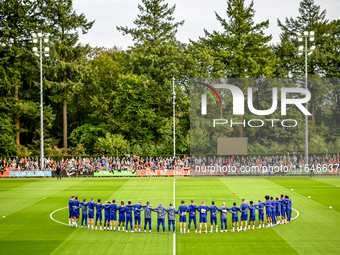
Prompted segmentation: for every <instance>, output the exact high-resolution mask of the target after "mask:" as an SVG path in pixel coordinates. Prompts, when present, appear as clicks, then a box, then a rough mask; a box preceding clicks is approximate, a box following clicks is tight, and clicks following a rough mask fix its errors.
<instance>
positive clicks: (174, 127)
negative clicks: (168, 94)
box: [172, 77, 176, 160]
mask: <svg viewBox="0 0 340 255" xmlns="http://www.w3.org/2000/svg"><path fill="white" fill-rule="evenodd" d="M175 104H176V93H175V77H173V78H172V112H173V142H174V160H175V156H176V122H175V121H176V119H175Z"/></svg>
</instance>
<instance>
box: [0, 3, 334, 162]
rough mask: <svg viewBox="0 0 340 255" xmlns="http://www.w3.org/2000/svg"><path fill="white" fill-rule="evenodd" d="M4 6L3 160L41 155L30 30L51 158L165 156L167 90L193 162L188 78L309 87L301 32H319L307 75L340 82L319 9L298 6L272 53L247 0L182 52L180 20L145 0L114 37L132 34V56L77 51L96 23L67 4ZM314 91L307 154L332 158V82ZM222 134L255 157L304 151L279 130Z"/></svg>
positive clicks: (181, 148)
mask: <svg viewBox="0 0 340 255" xmlns="http://www.w3.org/2000/svg"><path fill="white" fill-rule="evenodd" d="M0 3H1V4H0V97H1V100H0V155H1V156H11V155H18V156H35V155H39V146H40V129H39V126H40V118H39V116H40V110H39V105H40V103H39V99H40V94H39V84H40V83H39V77H40V76H39V75H40V73H39V59H38V58H37V57H36V56H35V55H34V52H33V51H32V48H33V47H34V44H33V42H32V34H33V33H37V32H46V33H50V42H49V45H48V46H49V47H50V49H51V50H50V57H48V58H47V57H46V58H43V77H44V79H43V83H44V93H43V99H44V106H43V107H44V136H45V154H46V155H67V154H68V155H85V154H87V155H99V154H110V155H121V154H125V153H133V154H139V155H171V153H172V83H173V81H174V82H175V90H176V140H177V145H176V152H177V153H178V154H189V153H190V111H189V108H190V80H191V79H193V78H197V77H201V78H224V77H228V78H288V77H290V78H299V77H304V58H299V57H298V55H297V52H298V47H299V42H298V40H297V35H298V33H301V32H303V31H305V30H308V31H315V42H314V45H315V46H316V49H315V50H314V51H313V53H312V54H311V55H310V56H309V57H308V69H307V70H308V76H309V77H310V78H339V73H340V72H339V69H340V57H339V39H340V38H339V36H340V20H328V19H326V10H322V9H321V6H319V5H317V4H315V3H314V0H302V1H301V2H300V6H299V16H298V17H297V18H296V19H293V18H288V17H287V18H286V19H285V20H284V21H281V20H278V21H277V25H278V26H279V27H280V29H281V33H280V42H279V43H277V44H271V39H272V36H271V35H266V34H265V30H266V29H267V28H268V26H269V20H264V21H262V22H260V23H255V22H254V15H255V9H254V6H253V5H254V4H253V2H251V3H250V5H246V4H245V1H244V0H228V1H227V9H226V14H227V18H226V19H224V18H222V16H224V15H222V14H223V12H222V11H221V12H220V11H218V12H215V16H216V19H217V20H218V21H219V23H220V27H216V29H215V30H213V31H207V30H205V29H204V28H202V29H204V36H202V37H200V38H199V39H198V40H197V41H193V40H191V41H190V43H188V44H185V43H183V42H180V41H178V40H177V38H176V34H177V31H178V29H180V27H181V26H183V25H184V22H185V21H184V20H183V21H177V20H175V18H174V13H175V11H176V6H175V5H174V6H169V4H168V3H166V0H141V3H140V4H139V5H138V9H139V14H138V16H137V18H136V19H135V20H134V26H133V27H125V26H124V24H117V27H116V29H118V31H120V32H121V33H122V34H123V35H126V36H132V39H133V45H132V46H131V47H129V49H128V50H122V49H121V48H120V47H119V46H115V47H112V48H104V47H100V45H99V46H98V47H90V46H89V45H83V44H81V43H80V42H79V34H80V33H82V34H86V33H87V32H88V31H89V30H90V29H91V28H92V26H93V24H94V21H90V20H88V19H87V18H86V16H85V14H83V13H81V14H79V13H77V12H76V10H75V9H74V8H73V1H72V0H44V1H43V0H36V1H31V0H1V1H0ZM112 44H113V45H114V44H115V42H114V41H113V42H112ZM309 46H310V45H309ZM309 90H310V91H311V94H312V98H311V101H310V104H309V106H308V108H309V111H310V112H311V113H312V116H311V118H310V119H309V123H310V131H309V137H310V147H311V149H312V150H314V152H316V153H317V152H324V151H330V152H336V151H339V150H340V139H338V136H339V134H340V132H339V131H340V130H339V128H338V126H339V125H340V86H339V82H338V79H332V80H331V81H330V82H328V83H327V84H325V83H318V82H315V83H312V84H311V85H310V88H309ZM263 96H265V95H263ZM264 107H265V106H264ZM242 118H243V116H241V117H240V121H242ZM227 133H228V135H229V136H248V137H250V142H251V144H250V148H249V149H250V151H249V152H251V153H266V152H270V153H277V152H281V151H282V148H286V149H287V148H289V150H291V151H295V150H296V151H302V150H303V142H301V141H300V142H299V141H296V142H295V143H294V142H293V141H291V139H289V137H285V136H281V135H280V130H279V129H274V130H265V131H263V130H258V131H254V130H248V129H243V128H242V125H240V126H239V127H235V128H232V129H230V130H228V132H227ZM266 135H268V136H271V137H272V140H268V139H266ZM301 139H303V134H301ZM196 142H197V141H196ZM283 145H286V147H285V146H283Z"/></svg>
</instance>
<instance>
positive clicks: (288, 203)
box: [69, 195, 292, 233]
mask: <svg viewBox="0 0 340 255" xmlns="http://www.w3.org/2000/svg"><path fill="white" fill-rule="evenodd" d="M265 199H266V200H265V202H262V201H261V200H258V204H256V205H255V204H254V203H253V201H250V202H249V205H248V204H247V203H246V202H245V199H242V203H241V205H240V207H237V206H236V202H234V203H233V206H232V207H230V208H228V207H226V206H225V203H222V206H221V207H217V206H216V205H215V202H214V201H212V202H211V206H207V205H205V202H204V201H202V204H201V205H200V206H197V205H195V204H194V200H191V204H190V205H189V206H186V205H185V201H184V200H182V201H181V205H180V206H179V208H178V210H176V209H175V207H173V205H172V203H170V205H169V207H168V208H165V207H164V206H163V203H160V204H159V205H158V207H152V206H151V205H150V202H147V203H146V205H141V203H140V202H138V203H137V204H134V205H132V203H131V201H129V202H128V204H127V205H124V201H121V204H120V205H117V204H116V200H115V199H114V200H112V203H111V202H110V201H108V202H107V204H104V205H103V204H102V203H101V200H100V199H98V202H94V199H93V198H92V199H91V201H90V202H87V201H86V199H84V200H83V201H82V202H80V201H79V198H78V197H74V196H72V197H71V199H70V200H69V225H70V226H72V227H78V225H77V222H78V220H79V218H80V211H79V209H82V221H81V227H83V228H89V229H98V228H97V223H98V222H99V227H100V230H114V231H115V230H116V221H117V213H118V231H120V226H122V231H126V232H128V225H129V223H130V230H131V232H137V226H138V232H141V228H140V222H141V212H142V211H144V232H146V229H147V225H149V231H150V233H151V214H152V212H156V213H157V232H158V233H159V230H160V225H162V227H163V232H164V233H165V215H166V214H168V231H169V232H171V225H172V229H173V232H175V219H176V214H178V215H179V222H180V233H182V232H183V233H186V222H187V214H188V215H189V224H188V228H187V233H189V231H190V225H191V222H193V223H194V225H195V233H201V231H202V224H204V226H205V233H207V231H208V229H207V218H208V216H207V213H208V211H210V223H211V230H210V232H211V233H212V232H213V226H214V225H215V227H216V232H218V224H217V214H218V213H220V222H221V230H220V232H223V231H225V232H227V213H228V212H229V213H231V214H232V225H233V229H232V231H231V232H235V225H236V228H237V231H238V232H239V231H242V230H243V231H246V230H250V229H252V230H254V229H255V217H256V210H258V219H259V227H257V229H261V228H264V227H265V221H264V215H266V218H267V224H268V225H267V226H266V227H273V226H276V225H278V224H280V221H281V224H286V223H289V222H290V221H291V214H292V200H291V199H290V198H289V197H288V196H287V195H286V196H284V195H281V199H279V198H278V197H276V198H275V200H274V198H273V197H269V196H265ZM264 208H265V209H266V212H264ZM95 210H96V213H95ZM102 210H104V211H105V213H104V217H105V218H104V224H103V227H104V228H102V218H103V215H102ZM196 212H198V213H200V215H199V223H200V226H199V232H197V223H196ZM239 212H241V220H240V221H241V224H240V226H239V224H238V223H239V218H238V213H239ZM248 212H249V219H248ZM132 213H134V223H135V224H134V225H135V230H134V231H133V228H132V219H133V217H132ZM95 216H96V217H95ZM94 218H95V221H94ZM88 219H89V222H88ZM125 222H126V230H124V227H125V226H124V225H125ZM251 223H252V224H253V225H252V228H250V226H251ZM243 224H244V228H243ZM247 225H248V228H247ZM182 226H183V231H182Z"/></svg>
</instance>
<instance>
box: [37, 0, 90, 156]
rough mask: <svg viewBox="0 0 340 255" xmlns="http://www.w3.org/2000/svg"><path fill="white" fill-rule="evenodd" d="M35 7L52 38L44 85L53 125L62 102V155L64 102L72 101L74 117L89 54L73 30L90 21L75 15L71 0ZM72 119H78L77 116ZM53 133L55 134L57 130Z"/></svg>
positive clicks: (65, 122)
mask: <svg viewBox="0 0 340 255" xmlns="http://www.w3.org/2000/svg"><path fill="white" fill-rule="evenodd" d="M39 7H40V9H41V13H42V15H43V17H45V19H44V23H43V25H44V27H45V31H46V32H49V33H51V38H52V40H51V47H52V53H51V57H52V58H51V59H52V60H51V62H50V63H49V65H48V67H47V85H48V86H49V87H50V96H49V99H50V100H52V101H53V102H56V103H57V104H58V106H57V120H56V126H58V124H59V123H60V122H59V116H60V115H61V114H60V108H61V107H59V104H62V116H63V122H62V123H63V128H62V134H63V147H64V153H65V154H66V153H67V148H68V132H67V129H68V125H69V124H68V118H67V117H68V110H67V105H68V102H74V104H75V106H76V110H75V111H76V116H79V114H80V113H79V107H77V104H78V102H77V97H76V94H77V93H78V92H79V91H80V90H81V88H82V86H83V82H82V81H83V79H84V77H85V76H86V75H87V74H89V72H88V70H87V67H88V66H87V61H86V58H85V57H86V55H87V54H88V53H89V47H88V46H83V45H81V44H79V42H78V39H79V34H78V32H77V31H78V30H81V31H82V33H83V34H86V33H87V32H88V31H89V29H90V28H91V27H92V25H93V23H94V21H91V22H89V21H88V20H87V19H86V17H85V15H84V14H77V13H76V11H75V10H74V8H73V1H72V0H57V1H54V0H48V1H45V0H44V1H40V6H39ZM72 121H76V122H79V119H75V120H74V119H72ZM71 123H72V122H71ZM58 130H59V129H58ZM55 135H57V136H59V134H58V133H56V134H55Z"/></svg>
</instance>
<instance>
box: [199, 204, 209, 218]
mask: <svg viewBox="0 0 340 255" xmlns="http://www.w3.org/2000/svg"><path fill="white" fill-rule="evenodd" d="M197 209H198V211H199V212H200V216H201V217H207V212H208V211H209V210H210V208H209V206H207V205H200V206H198V208H197Z"/></svg>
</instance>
